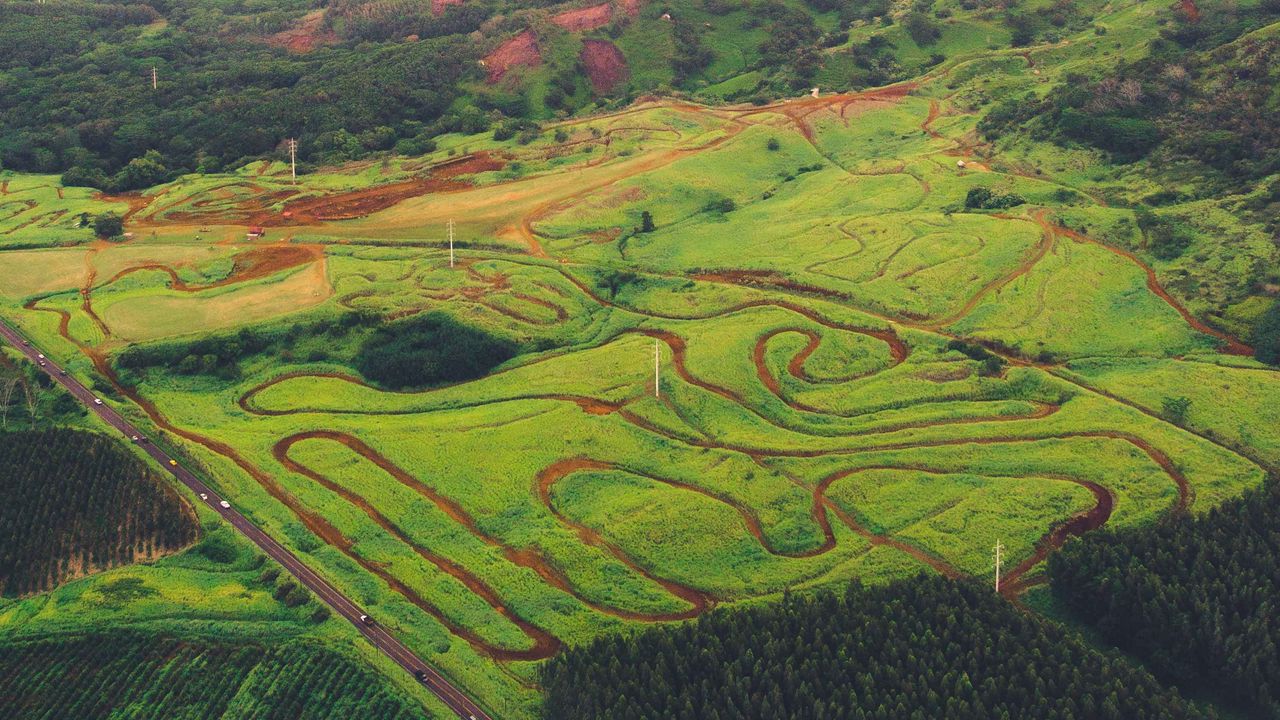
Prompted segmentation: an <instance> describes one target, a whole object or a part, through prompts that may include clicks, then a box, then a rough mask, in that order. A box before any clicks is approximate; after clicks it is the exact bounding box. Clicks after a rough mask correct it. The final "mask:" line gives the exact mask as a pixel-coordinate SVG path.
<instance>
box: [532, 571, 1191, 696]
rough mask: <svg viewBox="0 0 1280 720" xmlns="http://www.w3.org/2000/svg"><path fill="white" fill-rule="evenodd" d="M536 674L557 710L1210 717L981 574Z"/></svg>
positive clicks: (765, 617)
mask: <svg viewBox="0 0 1280 720" xmlns="http://www.w3.org/2000/svg"><path fill="white" fill-rule="evenodd" d="M542 683H543V686H544V687H545V689H546V702H545V706H544V713H543V714H544V716H545V717H547V718H554V719H555V720H650V719H652V720H657V719H659V718H662V719H664V720H694V719H698V720H729V719H730V718H744V719H745V718H752V719H758V720H772V719H774V718H777V719H778V720H783V719H786V720H805V719H808V718H814V719H815V720H816V719H817V718H822V719H823V720H832V719H836V720H841V719H843V718H854V719H857V720H864V719H874V720H932V719H934V718H950V719H959V718H974V719H975V720H979V719H981V720H992V719H996V720H1015V719H1017V718H1059V719H1063V720H1069V719H1071V718H1077V719H1079V720H1086V719H1088V720H1095V719H1102V720H1121V719H1122V718H1123V719H1124V720H1140V719H1142V718H1152V719H1154V718H1162V719H1166V720H1167V719H1171V718H1174V719H1176V718H1208V717H1213V715H1212V714H1211V713H1205V712H1201V711H1199V710H1197V709H1195V708H1193V707H1192V706H1190V705H1189V704H1188V703H1187V702H1186V701H1184V700H1183V699H1182V698H1181V697H1180V696H1179V695H1178V694H1177V693H1176V692H1175V691H1173V690H1170V689H1168V688H1165V687H1164V686H1162V685H1160V683H1158V682H1157V681H1156V680H1155V679H1154V678H1153V677H1152V676H1151V675H1150V674H1149V673H1147V672H1146V671H1144V670H1142V669H1140V668H1138V667H1136V666H1134V665H1132V664H1130V663H1128V662H1126V661H1125V660H1123V659H1121V658H1119V657H1116V656H1113V655H1107V654H1103V653H1101V652H1099V651H1097V650H1095V649H1093V648H1091V647H1089V646H1088V645H1086V644H1084V642H1083V641H1081V640H1080V639H1079V638H1078V637H1076V636H1074V635H1068V634H1067V633H1065V632H1064V631H1062V630H1060V629H1058V628H1056V627H1054V626H1050V625H1047V624H1045V623H1043V622H1042V621H1040V620H1037V619H1036V618H1034V617H1032V616H1031V615H1029V614H1028V613H1025V612H1023V611H1021V610H1019V609H1017V608H1015V607H1013V606H1012V605H1010V604H1009V603H1008V602H1006V601H1005V600H1004V599H1002V598H1000V597H999V596H997V595H996V594H995V593H993V592H992V591H991V590H990V589H989V588H988V587H986V586H985V585H984V584H980V583H977V582H976V581H960V582H956V581H951V580H947V579H945V578H940V577H934V576H923V575H922V576H919V577H916V578H913V579H909V580H904V581H900V582H895V583H892V584H889V585H885V586H880V587H870V588H868V587H863V586H861V585H860V584H858V583H856V582H855V583H853V584H851V585H850V586H849V587H848V588H847V589H846V590H845V591H844V592H842V593H836V592H822V593H817V594H812V595H798V594H791V595H788V596H787V597H785V598H784V599H783V600H782V602H780V603H772V604H767V605H757V606H751V607H747V608H741V609H720V610H716V611H713V612H710V613H707V614H706V615H703V616H702V617H700V618H699V619H698V620H697V621H695V622H692V623H687V624H683V625H664V626H655V627H651V628H648V629H645V630H643V631H641V632H638V633H636V634H634V635H629V636H612V637H606V638H601V639H598V640H595V641H593V642H591V643H589V644H587V645H584V646H582V647H578V648H573V649H570V650H568V651H566V652H564V653H562V654H560V655H558V656H556V657H554V658H552V659H551V660H550V661H548V663H547V665H546V666H545V668H544V670H543V673H542Z"/></svg>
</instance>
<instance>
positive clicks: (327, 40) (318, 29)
mask: <svg viewBox="0 0 1280 720" xmlns="http://www.w3.org/2000/svg"><path fill="white" fill-rule="evenodd" d="M337 43H338V36H337V34H336V33H334V32H333V30H331V29H329V28H326V27H324V11H323V10H316V11H315V12H311V13H308V14H307V15H305V16H303V17H302V18H301V19H299V21H298V23H297V24H296V25H295V26H294V27H291V28H289V29H288V30H283V31H281V32H278V33H276V34H275V35H272V36H270V37H268V38H267V44H268V45H271V46H274V47H282V48H284V49H286V50H288V51H289V52H293V53H308V52H311V51H312V50H315V49H316V48H318V47H322V46H324V45H336V44H337Z"/></svg>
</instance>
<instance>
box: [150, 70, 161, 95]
mask: <svg viewBox="0 0 1280 720" xmlns="http://www.w3.org/2000/svg"><path fill="white" fill-rule="evenodd" d="M158 87H160V75H159V73H157V72H156V66H155V65H152V66H151V89H152V90H155V89H156V88H158Z"/></svg>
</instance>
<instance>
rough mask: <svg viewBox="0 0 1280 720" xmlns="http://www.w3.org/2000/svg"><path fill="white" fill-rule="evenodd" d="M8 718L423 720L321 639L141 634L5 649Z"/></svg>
mask: <svg viewBox="0 0 1280 720" xmlns="http://www.w3.org/2000/svg"><path fill="white" fill-rule="evenodd" d="M0 697H2V698H4V704H5V714H6V715H8V716H10V717H22V718H31V719H32V720H44V719H49V720H52V719H53V718H84V719H85V720H99V719H102V720H105V719H106V718H119V717H190V718H225V719H227V720H230V719H231V718H296V719H298V720H303V719H305V720H340V719H343V720H345V719H346V718H385V719H386V720H425V718H426V717H427V715H426V713H425V711H424V710H423V708H422V707H421V706H419V705H418V704H417V703H415V702H414V701H412V700H410V699H408V698H406V697H405V696H403V695H402V694H401V693H399V692H397V691H395V690H393V689H391V688H390V687H389V686H388V685H387V683H386V682H385V681H383V680H382V679H381V678H380V677H378V675H376V674H375V673H374V672H373V671H372V670H369V669H368V668H366V667H364V666H363V665H361V664H360V663H358V662H357V661H355V660H353V659H351V658H349V657H347V656H346V655H343V654H341V653H339V652H337V651H335V650H331V649H328V648H326V647H324V646H322V645H320V644H319V643H316V642H309V641H294V642H289V643H285V644H282V645H260V644H256V643H236V642H226V641H219V640H207V639H179V638H174V637H167V636H151V635H146V634H142V633H135V632H125V631H119V632H109V633H93V634H88V635H83V636H71V637H51V638H47V639H39V640H32V641H19V642H8V643H4V644H0Z"/></svg>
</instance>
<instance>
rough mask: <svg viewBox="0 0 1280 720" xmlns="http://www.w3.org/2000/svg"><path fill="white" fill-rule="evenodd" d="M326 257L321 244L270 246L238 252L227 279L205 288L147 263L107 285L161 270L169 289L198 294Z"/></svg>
mask: <svg viewBox="0 0 1280 720" xmlns="http://www.w3.org/2000/svg"><path fill="white" fill-rule="evenodd" d="M323 257H324V248H322V247H321V246H319V245H292V244H290V245H267V246H263V247H255V248H251V249H249V250H245V251H244V252H241V253H238V254H237V255H236V256H235V257H234V258H233V260H232V262H233V265H232V268H231V272H230V273H229V274H228V275H227V276H226V277H225V278H222V279H221V280H218V281H217V282H212V283H208V284H205V285H189V284H187V283H186V282H185V281H183V280H182V278H180V277H178V273H177V272H176V271H175V270H174V269H173V268H172V267H170V266H168V265H163V264H160V263H144V264H142V265H135V266H133V267H129V268H125V269H124V270H121V271H120V272H118V273H116V274H115V275H114V276H112V278H111V279H110V280H108V281H107V284H108V285H109V284H111V283H113V282H115V281H117V280H119V279H120V278H122V277H124V276H126V275H130V274H132V273H135V272H138V271H140V270H161V271H163V272H166V273H168V275H169V286H170V287H171V288H173V289H174V290H180V291H182V292H198V291H200V290H208V289H210V288H216V287H223V286H225V285H232V284H235V283H241V282H245V281H248V280H256V279H257V278H262V277H267V276H269V275H274V274H276V273H278V272H280V271H282V270H287V269H289V268H292V267H297V266H299V265H305V264H307V263H311V262H315V261H317V260H320V259H322V258H323Z"/></svg>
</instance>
